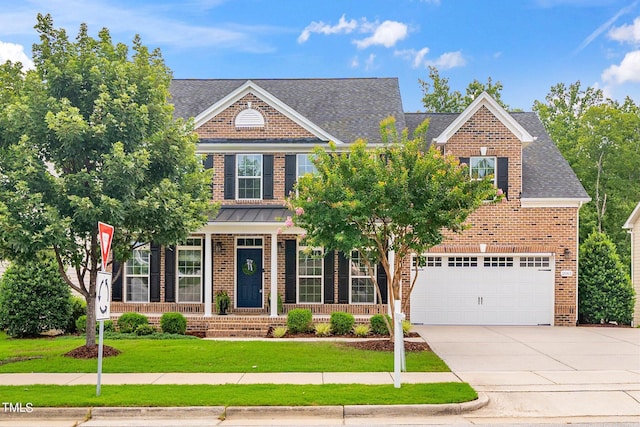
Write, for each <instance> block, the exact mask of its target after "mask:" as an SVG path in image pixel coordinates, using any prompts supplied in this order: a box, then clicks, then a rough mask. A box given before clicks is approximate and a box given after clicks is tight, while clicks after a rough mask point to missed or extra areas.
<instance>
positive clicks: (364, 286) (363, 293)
mask: <svg viewBox="0 0 640 427" xmlns="http://www.w3.org/2000/svg"><path fill="white" fill-rule="evenodd" d="M351 302H352V303H373V302H375V291H374V285H373V281H372V280H371V278H369V277H358V278H353V279H352V281H351Z"/></svg>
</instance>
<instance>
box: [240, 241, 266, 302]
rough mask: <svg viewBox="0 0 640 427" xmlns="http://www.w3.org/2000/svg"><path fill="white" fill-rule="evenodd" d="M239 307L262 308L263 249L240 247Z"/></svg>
mask: <svg viewBox="0 0 640 427" xmlns="http://www.w3.org/2000/svg"><path fill="white" fill-rule="evenodd" d="M237 260H238V265H237V267H236V277H237V278H238V301H237V304H238V308H262V249H260V248H251V249H245V248H238V254H237Z"/></svg>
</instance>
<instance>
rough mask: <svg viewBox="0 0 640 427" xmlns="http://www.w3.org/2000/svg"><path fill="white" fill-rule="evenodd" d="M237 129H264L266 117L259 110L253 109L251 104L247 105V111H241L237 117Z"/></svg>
mask: <svg viewBox="0 0 640 427" xmlns="http://www.w3.org/2000/svg"><path fill="white" fill-rule="evenodd" d="M235 125H236V128H242V129H247V128H263V127H264V117H263V116H262V114H260V112H259V111H258V110H253V109H252V108H251V103H250V102H249V103H247V109H246V110H242V111H240V113H239V114H238V115H237V116H236V122H235Z"/></svg>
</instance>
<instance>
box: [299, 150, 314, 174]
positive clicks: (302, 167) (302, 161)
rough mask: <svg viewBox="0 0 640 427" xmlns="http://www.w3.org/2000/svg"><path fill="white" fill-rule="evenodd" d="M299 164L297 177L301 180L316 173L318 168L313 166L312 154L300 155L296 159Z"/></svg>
mask: <svg viewBox="0 0 640 427" xmlns="http://www.w3.org/2000/svg"><path fill="white" fill-rule="evenodd" d="M296 160H297V161H296V163H297V177H298V178H300V177H301V176H303V175H306V174H308V173H315V172H316V166H315V165H314V164H313V155H311V154H298V155H297V157H296Z"/></svg>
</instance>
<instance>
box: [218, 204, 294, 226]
mask: <svg viewBox="0 0 640 427" xmlns="http://www.w3.org/2000/svg"><path fill="white" fill-rule="evenodd" d="M292 215H293V214H292V213H291V211H289V210H288V209H286V208H283V207H277V206H276V207H265V206H222V207H221V208H220V210H219V211H218V213H217V215H216V217H215V218H210V219H209V221H213V222H253V223H255V222H264V223H272V222H283V223H284V221H285V219H286V218H287V216H292Z"/></svg>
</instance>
